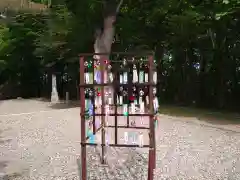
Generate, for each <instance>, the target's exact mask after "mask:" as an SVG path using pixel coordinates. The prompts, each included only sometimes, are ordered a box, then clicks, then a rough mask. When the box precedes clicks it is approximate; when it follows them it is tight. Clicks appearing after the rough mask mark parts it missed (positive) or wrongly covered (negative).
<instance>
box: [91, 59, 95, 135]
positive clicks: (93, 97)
mask: <svg viewBox="0 0 240 180" xmlns="http://www.w3.org/2000/svg"><path fill="white" fill-rule="evenodd" d="M91 67H92V68H93V76H92V78H93V80H92V81H91V82H93V84H94V83H95V80H94V79H95V69H94V60H93V61H92V66H91ZM94 88H95V87H94V86H93V92H95V91H94ZM92 104H93V134H94V135H95V134H96V117H95V93H94V95H93V96H92Z"/></svg>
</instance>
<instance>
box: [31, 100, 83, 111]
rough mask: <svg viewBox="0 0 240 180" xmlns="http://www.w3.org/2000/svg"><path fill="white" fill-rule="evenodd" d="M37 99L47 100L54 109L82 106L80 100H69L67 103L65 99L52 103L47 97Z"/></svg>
mask: <svg viewBox="0 0 240 180" xmlns="http://www.w3.org/2000/svg"><path fill="white" fill-rule="evenodd" d="M35 100H37V101H41V102H47V103H49V104H50V105H49V107H50V108H52V109H70V108H76V107H80V102H79V101H69V103H65V102H64V101H60V102H59V103H55V104H51V101H50V100H49V99H46V98H38V99H35Z"/></svg>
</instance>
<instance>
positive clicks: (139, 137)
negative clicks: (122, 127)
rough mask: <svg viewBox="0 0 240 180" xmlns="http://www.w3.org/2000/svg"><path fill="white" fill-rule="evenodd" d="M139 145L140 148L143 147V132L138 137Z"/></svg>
mask: <svg viewBox="0 0 240 180" xmlns="http://www.w3.org/2000/svg"><path fill="white" fill-rule="evenodd" d="M138 145H139V147H143V145H144V144H143V133H142V132H140V133H139V136H138Z"/></svg>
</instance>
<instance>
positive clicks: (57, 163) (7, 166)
mask: <svg viewBox="0 0 240 180" xmlns="http://www.w3.org/2000/svg"><path fill="white" fill-rule="evenodd" d="M48 105H49V103H47V102H43V101H37V100H11V101H1V102H0V179H1V177H2V179H3V177H5V179H7V178H8V179H9V180H51V179H56V180H57V179H58V180H62V179H66V180H75V179H76V180H79V157H80V120H79V108H69V109H57V108H51V107H49V106H48ZM238 130H239V128H238V127H237V126H229V127H228V129H226V130H225V129H223V128H222V127H213V125H209V124H206V123H205V124H203V123H201V122H199V121H196V120H194V119H193V120H192V121H189V119H180V118H176V117H169V116H164V115H161V120H160V123H159V127H158V129H157V133H156V136H157V146H158V147H157V169H156V171H157V172H156V179H159V180H160V179H167V178H168V179H171V180H175V179H176V180H177V179H182V180H187V179H196V180H206V179H208V180H223V179H229V180H238V179H240V133H239V131H238ZM109 134H110V132H109ZM120 135H122V136H120ZM110 136H111V135H110ZM119 136H120V137H119V141H122V138H123V130H121V131H120V133H119ZM107 156H108V161H109V164H110V167H103V166H101V165H100V164H99V156H98V148H97V149H94V148H88V168H89V171H88V173H89V176H88V177H89V180H94V179H115V180H118V179H119V180H120V179H124V180H125V179H133V180H135V179H138V180H146V167H147V150H144V149H136V150H134V149H132V150H129V149H125V148H121V149H119V148H118V149H114V148H108V154H107ZM144 176H145V177H144Z"/></svg>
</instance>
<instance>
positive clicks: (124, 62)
mask: <svg viewBox="0 0 240 180" xmlns="http://www.w3.org/2000/svg"><path fill="white" fill-rule="evenodd" d="M126 64H127V61H126V59H124V60H123V67H124V69H125V66H126ZM127 82H128V72H127V71H126V69H125V70H124V72H123V83H124V84H127Z"/></svg>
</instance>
